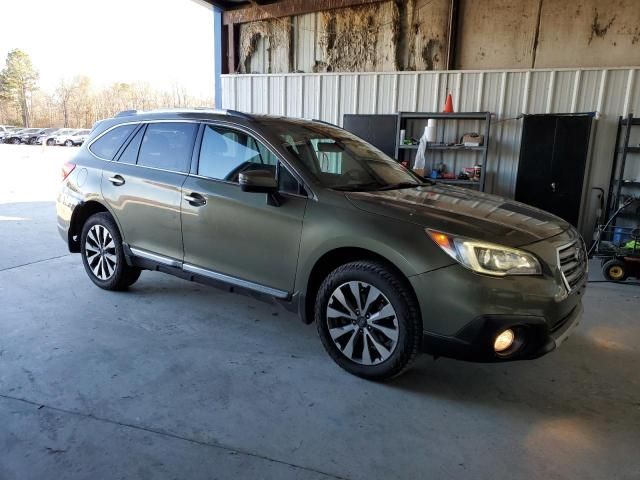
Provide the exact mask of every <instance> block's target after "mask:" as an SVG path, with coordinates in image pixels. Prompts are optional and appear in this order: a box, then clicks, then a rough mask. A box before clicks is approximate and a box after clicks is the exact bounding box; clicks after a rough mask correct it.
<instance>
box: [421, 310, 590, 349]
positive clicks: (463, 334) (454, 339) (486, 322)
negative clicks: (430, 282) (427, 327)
mask: <svg viewBox="0 0 640 480" xmlns="http://www.w3.org/2000/svg"><path fill="white" fill-rule="evenodd" d="M582 312H583V307H582V303H581V302H579V303H578V304H577V305H576V306H575V307H574V308H573V310H571V312H570V313H569V314H568V315H567V316H566V317H565V318H562V319H561V320H560V321H559V322H557V323H556V324H555V325H554V326H553V327H549V324H548V323H547V321H546V320H545V319H544V318H540V317H529V316H521V317H518V316H508V315H489V316H480V317H477V318H476V319H475V320H473V321H472V322H470V323H469V324H468V325H466V326H465V327H464V328H463V329H462V330H461V331H460V332H458V333H457V334H456V335H454V336H443V335H437V334H433V333H428V332H425V333H424V334H423V341H422V350H423V351H424V352H426V353H429V354H432V355H435V356H443V357H449V358H456V359H459V360H467V361H473V362H506V361H514V360H531V359H534V358H538V357H541V356H543V355H546V354H547V353H549V352H552V351H553V350H555V349H556V348H558V347H559V346H560V345H561V344H562V343H563V342H564V341H565V340H566V339H567V338H568V337H569V336H570V335H571V333H573V331H574V330H575V328H576V327H577V326H578V324H579V323H580V319H581V317H582ZM507 328H511V329H513V330H514V331H515V332H516V336H517V337H518V336H519V337H520V338H521V339H522V344H521V345H520V346H519V348H517V349H516V350H514V351H513V353H511V354H508V355H499V354H496V353H495V352H494V351H493V348H492V345H493V341H494V339H495V338H496V336H497V335H498V333H500V332H502V331H503V330H505V329H507Z"/></svg>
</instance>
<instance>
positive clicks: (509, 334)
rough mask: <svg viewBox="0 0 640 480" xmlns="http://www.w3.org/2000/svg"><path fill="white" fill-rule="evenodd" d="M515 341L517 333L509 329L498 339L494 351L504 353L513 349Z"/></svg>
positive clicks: (494, 343) (494, 344)
mask: <svg viewBox="0 0 640 480" xmlns="http://www.w3.org/2000/svg"><path fill="white" fill-rule="evenodd" d="M515 339H516V335H515V333H513V330H511V329H510V328H508V329H506V330H505V331H504V332H502V333H500V334H499V335H498V336H497V337H496V339H495V341H494V342H493V349H494V350H495V351H496V352H497V353H501V352H504V351H505V350H508V349H509V348H511V346H512V345H513V341H514V340H515Z"/></svg>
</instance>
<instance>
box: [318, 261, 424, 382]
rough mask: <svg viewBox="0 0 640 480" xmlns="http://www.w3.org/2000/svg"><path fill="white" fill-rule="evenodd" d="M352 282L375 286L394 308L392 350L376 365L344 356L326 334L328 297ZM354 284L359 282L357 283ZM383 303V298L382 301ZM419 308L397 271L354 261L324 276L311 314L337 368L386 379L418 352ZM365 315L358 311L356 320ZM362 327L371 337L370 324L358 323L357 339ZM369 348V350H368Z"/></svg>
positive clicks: (361, 319) (329, 299) (398, 370)
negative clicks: (394, 340)
mask: <svg viewBox="0 0 640 480" xmlns="http://www.w3.org/2000/svg"><path fill="white" fill-rule="evenodd" d="M354 281H355V282H363V284H364V285H367V286H373V287H375V288H376V289H377V290H379V291H380V292H381V293H382V295H383V300H388V302H389V303H390V304H391V306H392V308H393V310H394V311H395V312H394V313H395V315H394V317H395V318H396V319H397V340H396V344H395V347H394V348H395V349H394V350H393V351H392V352H391V354H390V356H388V358H386V359H385V360H383V361H380V363H377V364H372V365H363V364H362V363H358V362H357V361H354V360H352V359H351V358H348V356H347V354H345V353H343V351H342V350H341V349H340V348H339V347H338V345H336V342H334V340H333V338H332V337H331V334H330V333H329V328H330V327H329V322H330V321H333V320H330V319H329V318H328V316H327V308H328V306H329V302H330V301H331V300H332V295H333V294H334V293H335V292H336V291H337V289H339V288H343V287H344V285H345V284H347V283H348V282H354ZM358 284H359V285H361V284H360V283H358ZM365 291H366V288H365ZM352 298H353V297H352ZM383 300H381V301H383ZM360 303H363V302H362V297H360ZM385 303H386V302H384V301H383V304H385ZM373 305H374V304H373V303H372V304H371V306H370V307H369V309H368V310H371V309H372V307H373ZM419 311H420V309H419V307H418V303H417V300H416V299H415V297H414V295H413V294H412V290H411V286H410V285H409V283H408V282H407V281H406V279H404V278H402V276H401V275H400V274H398V273H396V272H395V271H393V269H392V268H390V267H388V266H387V265H385V264H383V263H380V262H376V261H356V262H352V263H347V264H345V265H342V266H340V267H338V268H337V269H335V270H334V271H333V272H331V273H330V274H329V275H328V276H327V278H325V280H324V281H323V282H322V284H321V286H320V289H319V291H318V294H317V296H316V301H315V314H314V316H315V321H316V327H317V329H318V335H319V336H320V339H321V340H322V344H323V346H324V348H325V350H326V351H327V353H328V354H329V355H330V356H331V358H332V359H333V360H334V361H335V362H336V363H337V364H338V365H339V366H340V367H342V368H343V369H344V370H346V371H347V372H349V373H352V374H353V375H357V376H358V377H362V378H366V379H369V380H386V379H388V378H391V377H394V376H396V375H399V374H400V373H402V372H403V371H404V370H406V369H407V368H408V367H409V365H410V364H411V362H412V361H413V360H414V359H415V357H416V355H417V354H418V351H419V348H420V345H421V342H422V319H421V317H420V313H419ZM365 314H366V312H362V313H361V314H360V313H358V315H359V318H360V320H358V322H360V321H364V322H368V320H364V319H363V318H362V316H363V315H365ZM367 318H369V317H367ZM346 323H347V325H346V326H349V325H348V323H349V320H347V321H346ZM352 323H353V325H354V326H353V327H352V328H354V329H355V328H357V325H356V323H355V322H352ZM369 325H371V324H369ZM364 329H368V330H370V332H369V334H368V335H369V338H371V335H370V333H371V327H369V326H366V325H361V328H360V329H359V332H360V335H361V336H362V337H361V340H360V342H362V341H363V340H364V337H366V335H364V334H367V332H366V331H364V332H363V330H364ZM355 334H356V333H355V331H354V335H355ZM347 335H348V334H347ZM357 341H358V340H356V342H357ZM366 342H368V344H369V345H371V342H372V340H367V341H366ZM354 344H355V343H354ZM365 344H366V343H365ZM360 346H361V347H362V343H360ZM362 348H364V347H362ZM345 349H346V348H345ZM352 349H353V348H352ZM369 351H371V350H370V349H369ZM361 358H364V350H362V356H361Z"/></svg>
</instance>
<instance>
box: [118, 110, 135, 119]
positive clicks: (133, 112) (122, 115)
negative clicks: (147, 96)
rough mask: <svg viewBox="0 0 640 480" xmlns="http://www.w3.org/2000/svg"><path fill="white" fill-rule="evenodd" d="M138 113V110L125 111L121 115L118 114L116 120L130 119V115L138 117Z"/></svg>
mask: <svg viewBox="0 0 640 480" xmlns="http://www.w3.org/2000/svg"><path fill="white" fill-rule="evenodd" d="M137 113H138V110H123V111H121V112H120V113H118V114H117V115H116V116H115V117H114V118H118V117H128V116H130V115H136V114H137Z"/></svg>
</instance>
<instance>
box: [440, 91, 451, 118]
mask: <svg viewBox="0 0 640 480" xmlns="http://www.w3.org/2000/svg"><path fill="white" fill-rule="evenodd" d="M442 112H443V113H453V98H452V97H451V94H448V95H447V101H446V102H444V110H442Z"/></svg>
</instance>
